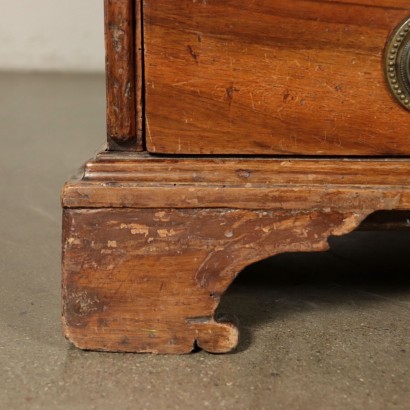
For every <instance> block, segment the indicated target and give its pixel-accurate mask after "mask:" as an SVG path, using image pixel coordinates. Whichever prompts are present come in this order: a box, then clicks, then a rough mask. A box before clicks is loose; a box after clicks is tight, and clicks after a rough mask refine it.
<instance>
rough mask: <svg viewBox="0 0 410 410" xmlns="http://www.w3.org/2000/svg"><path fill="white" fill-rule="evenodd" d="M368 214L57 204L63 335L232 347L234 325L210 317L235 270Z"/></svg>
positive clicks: (89, 344) (160, 346)
mask: <svg viewBox="0 0 410 410" xmlns="http://www.w3.org/2000/svg"><path fill="white" fill-rule="evenodd" d="M367 213H370V211H369V212H360V213H355V212H337V211H322V212H319V211H264V210H235V209H231V210H226V209H198V210H196V209H187V210H179V209H164V210H155V209H137V210H134V209H108V210H75V209H74V210H71V209H70V210H65V219H64V221H65V222H64V223H65V240H64V267H63V299H64V303H63V316H64V317H63V319H64V320H63V326H64V330H65V334H66V335H67V337H69V339H70V340H71V341H73V342H74V343H76V345H78V346H81V347H82V348H84V349H91V350H106V351H127V352H131V351H132V352H153V353H187V352H189V351H190V350H191V349H192V346H193V345H194V342H195V341H196V343H197V345H198V346H199V347H200V348H202V349H204V350H206V351H208V352H211V353H226V352H230V351H232V350H233V349H235V348H236V347H237V345H238V339H239V331H238V328H237V327H236V326H235V325H234V324H233V323H232V321H231V320H227V319H226V318H224V319H221V318H219V319H218V318H214V315H215V311H216V309H217V307H218V305H219V302H220V298H221V296H222V295H223V294H224V292H225V291H226V290H227V289H228V287H229V286H230V284H231V283H232V282H233V280H234V279H235V277H236V276H237V274H238V273H239V272H240V271H241V270H242V269H243V268H245V267H246V266H247V265H249V264H250V263H253V262H256V261H258V260H262V259H265V258H267V257H269V256H273V255H275V254H278V253H283V252H289V251H304V252H306V251H322V250H325V249H327V246H328V245H327V239H328V237H329V236H330V235H341V234H345V233H348V232H350V231H351V230H353V229H354V228H355V227H356V226H357V225H358V224H359V223H360V221H361V220H362V219H363V218H364V217H365V216H366V215H367ZM96 221H97V222H98V230H96Z"/></svg>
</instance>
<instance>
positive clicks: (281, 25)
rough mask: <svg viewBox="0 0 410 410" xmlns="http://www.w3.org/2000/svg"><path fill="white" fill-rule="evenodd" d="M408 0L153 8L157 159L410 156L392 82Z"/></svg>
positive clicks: (405, 119) (190, 2)
mask: <svg viewBox="0 0 410 410" xmlns="http://www.w3.org/2000/svg"><path fill="white" fill-rule="evenodd" d="M409 3H410V2H409V1H408V0H338V1H334V0H292V1H289V0H255V1H249V0H178V1H169V0H146V1H145V2H144V47H145V54H144V55H145V57H144V58H145V82H146V88H145V94H146V95H145V98H146V101H145V103H146V106H145V110H146V143H147V148H148V150H149V151H151V152H157V153H171V154H174V153H179V154H253V155H255V154H257V155H363V156H367V155H371V156H374V155H378V156H388V155H410V135H409V129H410V113H409V112H408V111H407V110H406V109H405V108H404V107H403V106H402V105H401V104H400V103H399V102H398V101H397V100H396V99H395V98H394V97H393V95H392V92H391V90H390V88H389V86H388V84H387V81H386V78H385V74H384V62H383V60H384V50H385V47H386V42H387V41H388V39H389V37H390V35H391V34H392V32H393V31H394V29H395V28H396V27H397V26H399V25H400V23H401V22H402V21H403V19H405V18H407V17H409V16H410V4H409Z"/></svg>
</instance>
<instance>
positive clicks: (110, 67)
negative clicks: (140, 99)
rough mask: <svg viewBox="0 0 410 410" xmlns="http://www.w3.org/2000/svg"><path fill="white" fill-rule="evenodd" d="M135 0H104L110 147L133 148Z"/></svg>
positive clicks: (135, 116) (134, 137)
mask: <svg viewBox="0 0 410 410" xmlns="http://www.w3.org/2000/svg"><path fill="white" fill-rule="evenodd" d="M134 13H135V0H105V47H106V78H107V136H108V147H109V149H111V150H124V149H127V150H129V149H134V150H135V149H136V146H137V144H136V142H137V141H136V140H137V124H136V123H137V112H136V82H135V71H136V70H135V44H136V43H135V24H134V22H135V14H134Z"/></svg>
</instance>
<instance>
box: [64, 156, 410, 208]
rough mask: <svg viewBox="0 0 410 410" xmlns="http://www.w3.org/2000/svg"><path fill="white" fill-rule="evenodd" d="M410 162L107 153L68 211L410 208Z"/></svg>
mask: <svg viewBox="0 0 410 410" xmlns="http://www.w3.org/2000/svg"><path fill="white" fill-rule="evenodd" d="M409 174H410V161H409V160H405V159H391V160H377V159H369V160H354V159H347V160H335V159H315V160H313V159H311V160H309V159H286V160H284V159H274V158H172V157H168V158H158V157H153V156H150V155H146V154H126V153H124V154H117V155H114V156H113V155H111V154H102V155H100V156H98V157H97V159H96V160H93V161H89V162H88V163H87V164H86V166H85V171H84V178H83V179H82V180H80V181H71V182H68V183H67V184H66V186H65V188H64V192H63V205H64V206H65V207H71V208H73V207H87V208H89V207H94V208H103V207H131V208H153V207H157V208H163V207H168V208H215V207H217V208H218V207H222V208H223V207H229V208H238V209H324V208H331V209H338V210H341V209H343V210H348V211H351V210H357V209H373V210H378V209H388V210H389V209H410V185H409V184H408V175H409Z"/></svg>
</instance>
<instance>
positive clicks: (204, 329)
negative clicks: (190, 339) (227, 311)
mask: <svg viewBox="0 0 410 410" xmlns="http://www.w3.org/2000/svg"><path fill="white" fill-rule="evenodd" d="M223 320H224V321H221V322H217V321H215V320H213V319H212V320H211V321H209V322H206V323H201V324H196V325H195V328H196V331H197V339H196V343H197V345H198V347H200V348H201V349H203V350H205V351H207V352H209V353H229V352H231V351H233V350H235V349H236V347H237V346H238V342H239V330H238V328H237V327H236V326H235V325H234V324H233V323H231V322H228V321H225V320H226V319H225V318H224V319H223Z"/></svg>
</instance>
